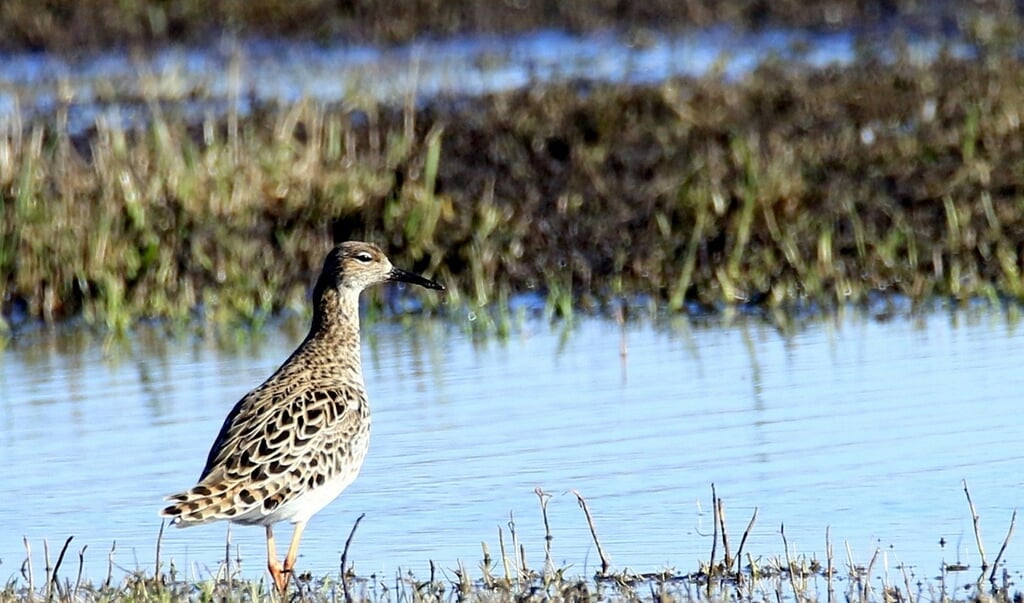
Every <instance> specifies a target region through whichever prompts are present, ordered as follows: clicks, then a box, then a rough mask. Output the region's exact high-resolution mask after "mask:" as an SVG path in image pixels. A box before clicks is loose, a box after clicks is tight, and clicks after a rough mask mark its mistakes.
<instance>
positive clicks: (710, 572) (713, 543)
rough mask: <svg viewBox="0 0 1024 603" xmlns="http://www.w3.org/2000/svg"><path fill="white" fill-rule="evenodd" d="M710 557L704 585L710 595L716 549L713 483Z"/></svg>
mask: <svg viewBox="0 0 1024 603" xmlns="http://www.w3.org/2000/svg"><path fill="white" fill-rule="evenodd" d="M711 512H712V514H711V525H712V533H711V559H710V560H709V561H708V583H707V586H706V589H705V590H707V595H708V597H709V598H710V597H711V582H712V576H714V575H715V553H716V552H717V550H718V494H717V493H716V492H715V484H714V483H712V484H711Z"/></svg>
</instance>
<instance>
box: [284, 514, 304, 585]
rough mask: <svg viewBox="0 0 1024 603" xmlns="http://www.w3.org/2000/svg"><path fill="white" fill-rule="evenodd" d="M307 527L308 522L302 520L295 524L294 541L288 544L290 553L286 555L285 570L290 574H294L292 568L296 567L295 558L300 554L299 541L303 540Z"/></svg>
mask: <svg viewBox="0 0 1024 603" xmlns="http://www.w3.org/2000/svg"><path fill="white" fill-rule="evenodd" d="M305 529H306V522H304V521H300V522H299V523H297V524H295V531H294V532H292V543H291V544H290V545H289V546H288V554H287V555H285V557H284V572H285V574H287V575H288V576H291V575H292V568H293V567H295V558H296V557H298V556H299V541H300V540H302V531H303V530H305ZM286 579H287V578H286Z"/></svg>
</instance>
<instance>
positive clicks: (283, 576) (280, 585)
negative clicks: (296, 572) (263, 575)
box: [267, 525, 291, 598]
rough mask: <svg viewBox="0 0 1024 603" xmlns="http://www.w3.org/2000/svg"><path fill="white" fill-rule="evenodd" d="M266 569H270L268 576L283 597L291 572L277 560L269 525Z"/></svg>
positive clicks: (272, 533) (271, 527) (272, 529)
mask: <svg viewBox="0 0 1024 603" xmlns="http://www.w3.org/2000/svg"><path fill="white" fill-rule="evenodd" d="M267 569H268V570H270V577H271V578H273V579H274V585H275V586H277V591H278V592H279V593H281V597H282V598H283V597H284V593H285V590H286V589H287V588H288V578H289V576H290V575H291V574H290V573H289V572H288V570H285V569H284V568H282V567H281V562H279V561H278V560H277V550H276V548H275V547H274V527H273V526H269V525H268V526H267Z"/></svg>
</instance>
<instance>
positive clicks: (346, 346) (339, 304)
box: [301, 289, 359, 362]
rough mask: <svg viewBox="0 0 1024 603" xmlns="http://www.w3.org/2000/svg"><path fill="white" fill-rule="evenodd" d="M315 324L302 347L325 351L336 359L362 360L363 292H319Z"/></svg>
mask: <svg viewBox="0 0 1024 603" xmlns="http://www.w3.org/2000/svg"><path fill="white" fill-rule="evenodd" d="M316 293H317V294H316V295H315V296H314V305H313V323H312V324H311V325H310V327H309V334H308V335H306V339H305V341H303V344H302V346H301V347H305V348H317V349H320V350H324V351H325V352H326V353H327V354H328V355H329V356H331V357H335V358H349V359H355V360H356V361H357V362H358V359H359V292H358V291H346V290H341V291H339V290H337V289H327V290H324V291H317V292H316Z"/></svg>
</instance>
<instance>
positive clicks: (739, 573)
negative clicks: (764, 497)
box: [736, 507, 757, 584]
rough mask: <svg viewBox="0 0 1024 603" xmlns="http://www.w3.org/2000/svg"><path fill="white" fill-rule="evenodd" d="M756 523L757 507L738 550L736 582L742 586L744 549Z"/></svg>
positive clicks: (744, 531)
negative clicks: (741, 566) (741, 565)
mask: <svg viewBox="0 0 1024 603" xmlns="http://www.w3.org/2000/svg"><path fill="white" fill-rule="evenodd" d="M755 521H757V507H754V514H753V515H751V516H750V521H748V522H747V529H745V530H743V537H742V538H740V548H738V549H737V550H736V580H737V582H739V583H740V584H742V583H743V572H742V571H741V568H740V564H742V563H743V547H744V546H745V545H746V544H747V538H748V537H749V536H750V533H751V532H752V531H753V530H754V522H755Z"/></svg>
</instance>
